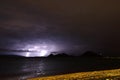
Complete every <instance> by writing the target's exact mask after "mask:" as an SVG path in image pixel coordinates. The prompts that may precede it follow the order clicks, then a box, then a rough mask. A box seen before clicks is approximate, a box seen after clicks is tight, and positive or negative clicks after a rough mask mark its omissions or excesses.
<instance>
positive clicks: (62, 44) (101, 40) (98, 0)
mask: <svg viewBox="0 0 120 80" xmlns="http://www.w3.org/2000/svg"><path fill="white" fill-rule="evenodd" d="M0 48H5V49H6V48H7V49H15V50H38V49H39V50H42V51H41V52H42V53H46V52H54V51H55V52H66V53H69V54H74V55H79V54H81V53H83V52H85V51H88V50H91V51H95V52H100V53H103V54H104V55H120V1H119V0H0ZM46 50H47V51H46ZM42 56H44V55H42Z"/></svg>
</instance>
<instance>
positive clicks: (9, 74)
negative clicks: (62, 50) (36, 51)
mask: <svg viewBox="0 0 120 80" xmlns="http://www.w3.org/2000/svg"><path fill="white" fill-rule="evenodd" d="M113 68H120V60H117V59H114V60H113V59H103V58H80V57H57V58H2V59H0V80H24V79H27V78H32V77H38V76H39V77H40V76H48V75H57V74H67V73H74V72H83V71H95V70H103V69H113Z"/></svg>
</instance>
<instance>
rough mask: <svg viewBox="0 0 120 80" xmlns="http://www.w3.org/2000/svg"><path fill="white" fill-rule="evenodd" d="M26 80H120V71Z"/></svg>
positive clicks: (81, 73)
mask: <svg viewBox="0 0 120 80" xmlns="http://www.w3.org/2000/svg"><path fill="white" fill-rule="evenodd" d="M27 80H120V69H113V70H103V71H92V72H80V73H73V74H64V75H55V76H48V77H38V78H30V79H27Z"/></svg>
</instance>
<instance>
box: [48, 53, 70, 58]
mask: <svg viewBox="0 0 120 80" xmlns="http://www.w3.org/2000/svg"><path fill="white" fill-rule="evenodd" d="M48 57H70V56H69V55H67V54H65V53H59V54H56V55H53V54H50V55H49V56H48Z"/></svg>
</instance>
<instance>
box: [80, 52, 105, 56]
mask: <svg viewBox="0 0 120 80" xmlns="http://www.w3.org/2000/svg"><path fill="white" fill-rule="evenodd" d="M81 57H103V56H102V55H100V54H98V53H95V52H92V51H87V52H85V53H83V54H82V55H81Z"/></svg>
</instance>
